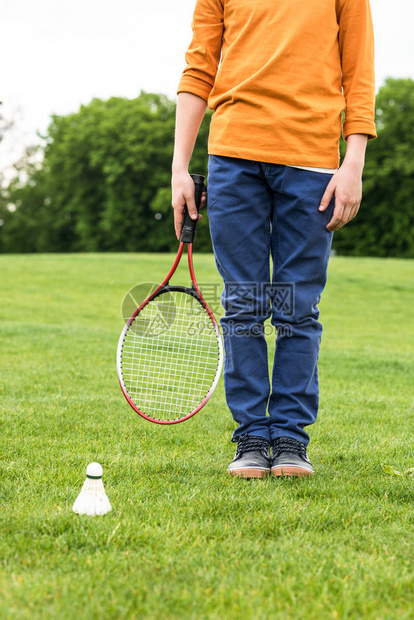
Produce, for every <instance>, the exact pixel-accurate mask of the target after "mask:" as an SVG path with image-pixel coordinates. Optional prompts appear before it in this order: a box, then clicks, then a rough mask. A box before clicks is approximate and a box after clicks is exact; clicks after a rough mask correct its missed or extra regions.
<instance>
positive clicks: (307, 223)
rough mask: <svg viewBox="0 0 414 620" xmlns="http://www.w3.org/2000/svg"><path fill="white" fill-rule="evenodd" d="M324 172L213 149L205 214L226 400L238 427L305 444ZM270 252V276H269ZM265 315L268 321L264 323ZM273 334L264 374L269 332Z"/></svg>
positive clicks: (319, 285)
mask: <svg viewBox="0 0 414 620" xmlns="http://www.w3.org/2000/svg"><path fill="white" fill-rule="evenodd" d="M331 176H332V175H330V174H325V173H320V172H310V171H307V170H300V169H297V168H291V167H288V166H283V165H279V164H268V163H262V162H256V161H250V160H245V159H238V158H234V157H222V156H217V155H210V157H209V167H208V213H209V220H210V231H211V238H212V242H213V247H214V255H215V259H216V264H217V268H218V271H219V273H220V275H221V277H222V278H223V281H224V290H223V293H222V297H221V301H222V304H223V307H224V310H225V316H224V317H223V318H222V320H221V326H222V330H223V339H224V348H225V361H224V385H225V392H226V400H227V404H228V407H229V409H230V411H231V413H232V415H233V418H234V420H235V421H236V422H237V424H238V427H237V429H236V430H235V432H234V435H233V441H237V438H238V437H239V436H240V435H243V434H245V433H247V434H249V435H259V436H261V437H265V438H266V439H268V440H273V439H276V438H277V437H281V436H287V437H294V438H295V439H299V440H300V441H302V442H303V443H305V444H306V445H307V444H308V442H309V435H308V434H307V433H306V431H305V430H304V429H305V427H306V426H309V425H310V424H313V423H314V422H315V420H316V416H317V412H318V403H319V385H318V367H317V363H318V356H319V346H320V341H321V335H322V325H321V323H319V322H318V317H319V310H318V307H317V304H318V303H319V301H320V298H321V293H322V291H323V289H324V287H325V284H326V277H327V268H328V261H329V255H330V249H331V243H332V233H330V232H328V231H327V230H326V225H327V223H328V221H329V220H330V219H331V217H332V213H333V208H334V200H332V202H331V204H330V205H329V207H328V209H327V210H326V211H324V212H319V211H318V207H319V204H320V200H321V198H322V195H323V193H324V191H325V189H326V186H327V184H328V182H329V181H330V179H331ZM270 256H271V257H272V262H273V274H272V276H271V275H270ZM269 317H271V325H269V324H266V325H264V322H265V320H266V319H267V318H269ZM269 328H270V330H271V331H273V332H275V330H276V332H277V338H276V349H275V358H274V362H273V373H272V378H271V381H270V378H269V366H268V351H267V344H266V339H265V335H266V333H267V332H268V331H269Z"/></svg>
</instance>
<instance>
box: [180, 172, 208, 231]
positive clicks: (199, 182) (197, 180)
mask: <svg viewBox="0 0 414 620" xmlns="http://www.w3.org/2000/svg"><path fill="white" fill-rule="evenodd" d="M191 178H192V179H193V181H194V185H195V196H194V197H195V204H196V207H197V213H198V211H199V209H200V204H201V196H202V195H203V190H205V185H204V180H205V177H203V176H202V175H201V174H192V175H191ZM197 221H198V220H192V219H191V217H190V216H189V214H188V211H187V207H185V210H184V221H183V227H182V229H181V237H180V241H184V243H193V241H194V235H195V231H196V227H197Z"/></svg>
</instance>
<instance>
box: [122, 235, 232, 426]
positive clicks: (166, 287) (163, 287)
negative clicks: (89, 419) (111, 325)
mask: <svg viewBox="0 0 414 620" xmlns="http://www.w3.org/2000/svg"><path fill="white" fill-rule="evenodd" d="M185 245H187V258H188V268H189V271H190V276H191V282H192V285H193V288H191V289H190V288H188V287H185V286H170V285H169V282H170V279H171V278H172V276H173V275H174V273H175V271H176V269H177V267H178V265H179V263H180V260H181V257H182V255H183V251H184V246H185ZM168 290H170V291H181V292H185V293H187V294H190V295H192V296H193V297H195V298H196V299H197V300H198V301H200V302H201V303H202V305H203V306H204V308H205V310H206V311H207V314H208V315H209V317H210V320H211V322H212V323H213V326H214V330H215V333H216V337H217V342H218V346H219V362H218V366H217V372H216V376H215V379H214V381H213V383H212V385H211V387H210V389H209V391H208V393H207V394H206V396H205V397H204V399H203V400H202V402H201V403H199V405H197V407H196V408H195V409H194V410H193V411H191V412H190V413H188V414H187V415H185V416H182V417H179V418H176V419H173V420H159V419H156V418H152V417H151V416H149V415H147V414H146V413H144V412H143V411H141V410H140V409H139V407H138V406H137V405H136V404H135V403H134V402H133V401H132V399H131V397H130V396H129V394H128V391H127V389H126V386H125V383H124V380H123V377H122V363H121V353H122V347H123V344H124V340H125V336H126V333H127V331H128V329H129V327H130V325H131V323H132V322H133V321H134V319H135V318H136V317H137V316H138V314H139V313H140V312H141V310H142V309H143V308H145V306H146V305H147V304H149V302H150V301H152V300H153V299H154V298H156V297H158V296H159V295H161V294H162V293H163V292H168ZM116 363H117V372H118V381H119V384H120V386H121V390H122V393H123V395H124V396H125V398H126V400H127V401H128V403H129V404H130V406H131V407H132V409H134V411H136V413H138V414H139V415H140V416H142V417H143V418H145V419H146V420H148V421H149V422H154V423H155V424H178V423H179V422H184V421H185V420H188V419H189V418H191V417H192V416H193V415H195V414H196V413H198V411H200V409H202V408H203V407H204V405H205V404H206V403H207V402H208V401H209V400H210V398H211V396H212V394H213V392H214V390H215V389H216V386H217V383H218V381H219V379H220V375H221V370H222V367H223V343H222V339H221V333H220V328H219V326H218V323H217V321H216V318H215V316H214V314H213V313H212V311H211V310H210V308H209V306H208V304H207V302H206V301H205V299H204V297H203V295H202V294H201V291H200V289H199V286H198V284H197V281H196V277H195V272H194V265H193V244H192V242H191V243H187V244H186V243H185V242H184V241H180V245H179V248H178V252H177V255H176V257H175V260H174V263H173V265H172V267H171V269H170V271H169V272H168V274H167V276H166V277H165V278H164V280H163V281H162V282H161V284H160V285H159V286H158V287H157V288H156V289H155V291H153V292H152V293H151V295H149V296H148V297H147V298H146V299H145V300H144V301H143V302H142V303H141V304H140V305H139V306H138V308H137V309H136V310H135V312H134V313H133V315H132V316H131V317H130V318H129V319H128V321H127V323H126V325H125V327H124V329H123V330H122V333H121V336H120V338H119V342H118V350H117V356H116Z"/></svg>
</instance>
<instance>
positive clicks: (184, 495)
mask: <svg viewBox="0 0 414 620" xmlns="http://www.w3.org/2000/svg"><path fill="white" fill-rule="evenodd" d="M195 261H196V270H197V274H198V278H199V280H200V282H202V283H208V282H210V283H214V282H218V276H217V275H216V271H215V268H214V263H213V259H212V257H211V256H209V255H197V256H196V257H195ZM170 262H171V256H168V255H132V254H129V255H124V254H120V255H108V254H106V255H93V254H92V255H36V256H32V255H26V256H1V257H0V274H1V276H0V277H1V287H0V314H1V316H0V336H1V347H0V356H1V360H0V363H1V382H0V424H1V428H0V502H1V505H0V526H1V534H0V618H7V619H8V618H13V619H20V618H22V619H23V618H25V619H26V618H27V619H30V620H32V619H42V620H43V619H49V618H59V619H61V618H62V619H76V620H82V619H88V620H89V619H95V618H114V619H122V618H146V619H147V618H149V619H153V618H157V619H158V618H159V619H161V618H162V619H168V620H169V619H172V618H174V619H175V618H181V619H183V618H186V619H187V618H191V619H196V620H199V619H205V618H206V619H207V618H208V619H216V618H217V619H223V618H224V619H238V618H240V619H242V618H243V619H246V618H248V619H254V620H256V619H258V620H261V619H267V618H269V619H271V618H272V619H273V618H280V619H283V620H285V619H290V618H292V619H302V618H303V619H305V618H306V619H313V618H315V619H318V620H319V619H321V620H324V619H325V618H326V619H328V618H331V619H335V618H355V619H360V618H363V619H366V618H368V619H370V618H372V619H374V618H375V619H376V620H377V619H381V620H382V619H394V618H398V619H399V620H400V619H412V618H413V617H414V600H413V591H414V574H413V557H414V536H413V528H414V504H413V499H414V478H410V477H409V476H408V475H404V476H395V475H391V474H390V473H387V471H384V469H383V467H382V464H384V465H392V466H394V467H396V468H397V469H399V470H401V471H405V470H407V469H408V468H410V467H414V448H413V445H414V441H413V440H414V407H413V404H414V397H413V388H414V311H413V307H414V261H408V260H406V261H403V260H392V259H389V260H380V259H356V258H340V257H335V258H333V259H332V261H331V264H330V271H329V281H328V286H327V289H326V291H325V295H324V298H323V301H322V303H321V318H322V321H323V323H324V339H323V345H322V349H321V357H320V380H321V407H320V414H319V417H318V421H317V423H316V424H315V425H314V426H313V427H312V428H311V429H310V434H311V444H310V448H309V455H310V458H311V461H312V463H313V465H314V467H315V469H316V472H317V475H315V476H314V477H313V478H311V479H301V480H295V479H268V480H252V481H245V480H239V479H233V478H230V477H228V476H227V475H226V467H227V465H228V463H229V461H230V460H231V459H232V458H233V453H234V444H231V443H230V438H231V433H232V430H233V428H234V424H233V421H232V419H231V416H230V414H229V412H228V411H227V409H226V405H225V399H224V392H223V386H222V381H221V382H220V384H219V387H218V389H217V391H216V393H215V394H214V396H213V398H212V400H211V401H210V403H209V404H208V405H207V407H206V408H205V409H203V410H202V411H201V412H200V413H199V414H198V415H196V416H195V417H194V418H192V419H191V420H189V421H187V422H185V423H183V424H178V425H175V426H172V427H162V426H158V425H155V424H151V423H150V422H146V421H145V420H142V419H141V418H140V417H139V416H137V415H136V414H135V413H134V412H133V410H132V409H131V408H130V407H129V406H128V405H127V403H126V401H125V400H124V398H123V396H122V394H121V391H120V389H119V386H118V383H117V377H116V368H115V353H116V346H117V341H118V336H119V333H120V331H121V329H122V325H123V323H122V319H121V312H120V307H121V301H122V298H123V296H124V294H125V293H126V292H127V291H128V290H129V289H130V288H131V287H132V286H133V285H135V284H138V283H139V282H146V281H148V280H154V281H155V282H156V281H158V280H159V279H160V277H161V276H163V275H164V273H165V271H166V268H167V267H168V266H169V264H170ZM183 272H184V273H185V268H183ZM185 278H186V280H185V281H186V282H187V276H185ZM177 280H179V278H178V279H177ZM271 353H272V343H270V350H269V354H270V355H271ZM91 461H98V462H100V463H101V464H102V466H103V468H104V483H105V488H106V491H107V494H108V496H109V499H110V501H111V503H112V505H113V511H112V512H111V513H109V514H108V515H106V516H104V517H96V518H90V517H79V516H77V515H75V514H74V513H73V512H72V505H73V502H74V500H75V498H76V496H77V494H78V493H79V491H80V489H81V487H82V484H83V481H84V478H85V469H86V466H87V464H88V463H89V462H91Z"/></svg>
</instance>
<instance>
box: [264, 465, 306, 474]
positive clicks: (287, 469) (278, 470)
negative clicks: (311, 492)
mask: <svg viewBox="0 0 414 620" xmlns="http://www.w3.org/2000/svg"><path fill="white" fill-rule="evenodd" d="M270 472H271V474H272V476H313V475H314V474H315V472H314V471H312V470H310V469H305V468H304V467H295V466H294V465H285V466H284V467H273V468H272V469H271V470H270Z"/></svg>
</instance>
